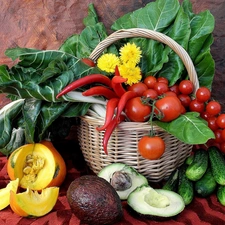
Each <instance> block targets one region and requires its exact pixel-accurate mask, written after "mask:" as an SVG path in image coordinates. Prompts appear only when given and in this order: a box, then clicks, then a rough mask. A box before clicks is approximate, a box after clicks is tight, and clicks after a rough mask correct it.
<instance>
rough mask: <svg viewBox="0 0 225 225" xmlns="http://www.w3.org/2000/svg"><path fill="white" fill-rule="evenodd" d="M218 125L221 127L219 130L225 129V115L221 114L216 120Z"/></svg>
mask: <svg viewBox="0 0 225 225" xmlns="http://www.w3.org/2000/svg"><path fill="white" fill-rule="evenodd" d="M216 124H217V125H218V126H219V128H225V114H224V113H222V114H220V115H219V116H218V117H217V119H216Z"/></svg>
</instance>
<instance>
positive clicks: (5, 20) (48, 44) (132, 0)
mask: <svg viewBox="0 0 225 225" xmlns="http://www.w3.org/2000/svg"><path fill="white" fill-rule="evenodd" d="M167 1H169V0H167ZM148 2H151V1H147V0H123V1H121V0H114V1H112V0H102V1H99V0H82V1H79V0H66V1H65V0H57V1H56V0H7V1H5V0H0V24H1V29H0V64H9V65H10V64H11V61H10V60H9V59H8V58H6V57H5V56H4V52H5V50H6V49H7V48H9V47H15V46H16V45H18V46H20V47H30V48H38V49H57V48H58V47H59V46H60V45H61V44H62V43H63V41H64V40H65V39H66V38H67V37H68V36H70V35H72V34H74V33H80V31H81V30H82V29H83V24H82V20H83V18H84V17H85V16H86V15H87V7H88V4H89V3H94V5H95V9H96V11H97V13H98V15H99V19H100V20H101V21H102V22H104V24H105V25H106V27H107V29H108V30H109V28H110V26H111V24H112V22H113V21H114V20H115V19H117V18H118V17H120V16H122V15H123V14H125V13H127V12H130V11H133V10H135V9H137V8H140V7H142V6H144V5H145V4H147V3H148ZM181 2H182V1H181ZM191 2H192V5H193V10H194V12H196V13H198V12H200V11H202V10H206V9H209V10H210V11H211V13H212V14H213V15H214V17H215V21H216V26H215V30H214V43H213V45H212V54H213V57H214V59H215V63H216V72H215V79H214V83H213V90H212V93H213V97H214V98H215V99H216V100H218V101H220V102H221V104H222V105H223V110H224V109H225V97H224V90H225V51H224V46H225V1H224V0H204V1H199V0H191ZM0 104H1V101H0Z"/></svg>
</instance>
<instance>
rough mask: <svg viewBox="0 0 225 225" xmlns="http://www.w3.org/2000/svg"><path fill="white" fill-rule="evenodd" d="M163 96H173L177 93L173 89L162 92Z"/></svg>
mask: <svg viewBox="0 0 225 225" xmlns="http://www.w3.org/2000/svg"><path fill="white" fill-rule="evenodd" d="M164 96H174V97H177V95H176V94H175V93H174V92H173V91H167V92H165V93H164Z"/></svg>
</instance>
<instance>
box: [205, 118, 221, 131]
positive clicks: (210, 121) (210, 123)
mask: <svg viewBox="0 0 225 225" xmlns="http://www.w3.org/2000/svg"><path fill="white" fill-rule="evenodd" d="M216 119H217V118H216V117H215V116H211V117H209V118H208V120H207V121H208V127H209V128H210V129H211V130H212V131H215V130H217V129H218V128H219V127H218V125H217V124H216Z"/></svg>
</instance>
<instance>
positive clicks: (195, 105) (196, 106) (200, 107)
mask: <svg viewBox="0 0 225 225" xmlns="http://www.w3.org/2000/svg"><path fill="white" fill-rule="evenodd" d="M189 110H190V111H191V112H199V113H202V112H204V110H205V105H204V103H203V102H199V101H198V100H197V99H193V100H192V101H191V102H190V104H189Z"/></svg>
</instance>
